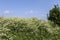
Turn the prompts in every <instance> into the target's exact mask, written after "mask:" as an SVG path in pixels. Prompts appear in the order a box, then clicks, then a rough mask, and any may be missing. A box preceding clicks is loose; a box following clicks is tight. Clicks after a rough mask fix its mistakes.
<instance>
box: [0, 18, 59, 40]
mask: <svg viewBox="0 0 60 40" xmlns="http://www.w3.org/2000/svg"><path fill="white" fill-rule="evenodd" d="M53 26H54V27H53ZM0 40H60V27H59V26H58V25H54V23H53V22H50V21H47V22H45V21H42V20H40V19H37V18H30V19H28V18H26V19H25V18H3V17H1V18H0Z"/></svg>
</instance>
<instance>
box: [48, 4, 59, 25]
mask: <svg viewBox="0 0 60 40" xmlns="http://www.w3.org/2000/svg"><path fill="white" fill-rule="evenodd" d="M48 20H50V21H53V22H54V23H55V24H58V25H60V8H59V6H57V5H55V6H54V8H52V9H51V10H50V12H49V17H48Z"/></svg>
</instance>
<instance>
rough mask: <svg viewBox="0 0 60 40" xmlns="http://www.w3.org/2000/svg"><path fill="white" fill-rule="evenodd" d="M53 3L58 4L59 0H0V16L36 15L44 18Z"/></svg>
mask: <svg viewBox="0 0 60 40" xmlns="http://www.w3.org/2000/svg"><path fill="white" fill-rule="evenodd" d="M54 4H58V5H59V6H60V0H0V16H5V17H23V18H29V17H37V18H40V19H44V20H46V19H47V14H48V13H49V10H50V9H51V8H53V7H54Z"/></svg>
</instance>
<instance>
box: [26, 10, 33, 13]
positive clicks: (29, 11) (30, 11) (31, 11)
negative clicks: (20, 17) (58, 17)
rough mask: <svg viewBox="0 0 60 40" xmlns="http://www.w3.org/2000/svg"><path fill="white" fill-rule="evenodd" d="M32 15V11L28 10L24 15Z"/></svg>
mask: <svg viewBox="0 0 60 40" xmlns="http://www.w3.org/2000/svg"><path fill="white" fill-rule="evenodd" d="M33 13H34V11H33V10H28V11H26V12H25V14H33Z"/></svg>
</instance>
